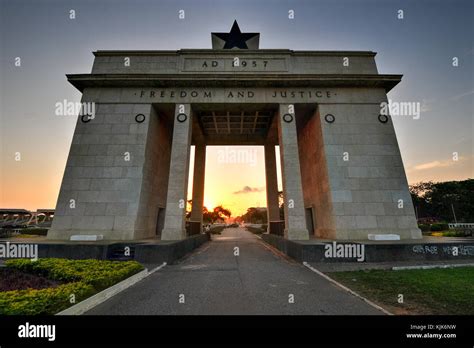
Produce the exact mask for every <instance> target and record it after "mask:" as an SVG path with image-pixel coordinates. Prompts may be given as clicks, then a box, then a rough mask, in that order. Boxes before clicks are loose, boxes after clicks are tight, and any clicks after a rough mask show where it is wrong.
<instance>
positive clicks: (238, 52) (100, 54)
mask: <svg viewBox="0 0 474 348" xmlns="http://www.w3.org/2000/svg"><path fill="white" fill-rule="evenodd" d="M92 53H93V54H94V56H95V57H110V56H180V55H200V54H208V55H230V56H235V55H239V56H241V55H268V54H287V55H294V56H322V57H326V56H343V57H346V56H348V57H349V56H357V57H374V56H375V55H376V54H377V53H376V52H372V51H293V50H288V49H259V50H214V49H191V48H189V49H181V50H163V51H152V50H150V51H147V50H140V51H94V52H92Z"/></svg>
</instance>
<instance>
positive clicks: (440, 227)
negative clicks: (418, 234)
mask: <svg viewBox="0 0 474 348" xmlns="http://www.w3.org/2000/svg"><path fill="white" fill-rule="evenodd" d="M418 227H419V228H420V230H421V231H422V232H430V231H431V232H439V231H446V230H449V226H448V224H445V223H439V224H431V225H428V224H420V225H418Z"/></svg>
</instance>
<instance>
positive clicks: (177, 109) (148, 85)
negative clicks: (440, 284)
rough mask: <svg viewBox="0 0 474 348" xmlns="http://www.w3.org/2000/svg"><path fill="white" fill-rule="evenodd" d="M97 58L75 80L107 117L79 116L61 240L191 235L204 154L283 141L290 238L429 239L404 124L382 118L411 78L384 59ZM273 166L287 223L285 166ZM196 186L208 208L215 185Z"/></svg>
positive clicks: (247, 53) (163, 54)
mask: <svg viewBox="0 0 474 348" xmlns="http://www.w3.org/2000/svg"><path fill="white" fill-rule="evenodd" d="M94 54H95V61H94V65H93V68H92V73H91V74H79V75H68V79H69V81H70V82H71V83H72V84H73V85H74V86H75V87H77V88H78V89H79V90H80V91H81V92H82V93H83V99H82V100H83V102H94V103H95V104H96V114H95V117H94V118H93V119H91V120H90V121H89V122H82V118H81V117H78V122H77V125H76V130H75V133H74V137H73V141H72V145H71V150H70V154H69V158H68V160H67V164H66V170H65V173H64V178H63V182H62V185H61V191H60V194H59V198H58V203H57V207H56V213H55V218H54V221H53V226H52V229H51V230H50V232H49V233H48V238H50V239H69V238H70V237H71V236H72V235H102V236H103V237H104V239H107V240H136V239H143V238H156V237H157V238H161V239H163V240H179V239H183V238H186V236H187V235H188V234H189V233H187V232H186V226H185V206H186V204H185V202H186V197H187V192H186V190H187V182H188V168H189V154H190V146H191V145H196V146H201V147H205V145H240V144H245V145H262V146H266V148H267V150H266V154H267V156H271V155H272V151H271V150H268V149H271V147H274V146H275V145H279V146H280V154H281V167H282V172H283V173H282V174H283V175H282V178H283V191H284V196H285V197H284V200H285V228H284V230H285V231H284V234H285V236H286V237H287V238H289V239H308V238H310V237H319V238H331V239H349V240H352V239H354V240H360V239H367V235H368V234H370V233H372V234H398V235H400V237H401V238H420V237H421V233H420V231H419V230H418V228H417V224H416V220H415V216H414V210H413V206H412V203H411V199H410V195H409V192H408V185H407V181H406V176H405V172H404V168H403V163H402V160H401V156H400V151H399V148H398V144H397V139H396V135H395V132H394V129H393V124H392V121H391V119H390V117H389V118H388V122H386V123H382V122H380V120H379V118H378V115H379V113H380V103H381V102H383V101H386V93H387V92H388V91H389V90H390V89H391V88H393V87H394V86H395V85H396V84H397V83H398V82H399V81H400V79H401V76H400V75H380V74H378V72H377V67H376V64H375V59H374V56H375V53H373V52H307V51H301V52H295V51H290V50H237V51H235V50H180V51H99V52H95V53H94ZM236 56H237V58H238V59H239V65H238V66H233V62H234V61H235V58H236ZM346 62H349V65H346V64H345V63H346ZM292 108H293V110H294V111H291V109H292ZM288 114H289V115H290V116H291V121H288V120H289V118H288V117H287V118H286V119H284V116H285V115H288ZM183 115H184V116H183ZM327 115H332V116H333V117H334V122H332V123H330V122H328V121H327V120H326V116H327ZM137 117H138V118H137ZM142 119H143V121H142ZM139 121H140V122H139ZM198 153H199V155H196V161H197V163H196V164H195V165H197V167H196V168H197V169H196V170H195V175H196V173H197V174H198V177H196V178H198V179H199V180H198V179H196V180H197V181H195V184H196V183H201V181H202V182H203V178H204V168H203V163H202V161H205V153H204V155H203V153H202V151H199V152H198ZM273 156H274V151H273ZM346 157H348V160H347V161H346V160H345V158H346ZM266 164H267V165H266V170H267V173H266V175H267V184H269V185H271V186H272V190H273V191H272V192H269V195H268V196H267V197H268V198H269V200H270V199H271V200H272V202H273V203H271V202H269V205H270V207H271V209H270V213H271V215H272V216H270V218H271V220H272V221H275V220H277V219H279V216H277V215H276V214H277V213H276V208H275V202H274V200H275V192H274V191H275V189H274V180H272V178H273V179H274V178H275V177H276V173H275V172H274V171H275V170H276V169H274V168H275V166H274V163H273V161H272V159H266ZM268 179H270V180H268ZM196 190H197V191H196V192H193V197H196V200H197V201H199V202H200V201H201V200H202V197H203V190H204V185H201V184H199V185H196ZM183 202H184V206H183ZM400 202H401V203H400ZM198 204H199V205H201V204H202V203H198ZM400 204H402V207H400ZM198 215H199V211H196V209H194V211H193V212H192V218H191V220H192V222H193V223H196V222H197V223H198V224H201V223H202V220H201V218H200V217H199V216H198ZM309 220H311V223H309ZM197 231H198V232H199V231H201V228H200V227H199V226H198V228H197Z"/></svg>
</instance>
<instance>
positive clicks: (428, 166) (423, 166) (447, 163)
mask: <svg viewBox="0 0 474 348" xmlns="http://www.w3.org/2000/svg"><path fill="white" fill-rule="evenodd" d="M464 159H465V158H464V157H462V156H459V158H458V160H457V161H455V160H454V159H452V160H446V161H431V162H426V163H421V164H418V165H416V166H413V167H412V168H410V169H409V171H420V170H427V169H434V168H443V167H449V166H452V165H455V164H457V163H459V162H461V161H464Z"/></svg>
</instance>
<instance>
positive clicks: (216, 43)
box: [211, 21, 260, 49]
mask: <svg viewBox="0 0 474 348" xmlns="http://www.w3.org/2000/svg"><path fill="white" fill-rule="evenodd" d="M211 34H212V48H214V49H232V48H240V49H258V42H259V39H260V33H242V32H241V31H240V28H239V24H237V21H234V24H233V25H232V29H230V33H211Z"/></svg>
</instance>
